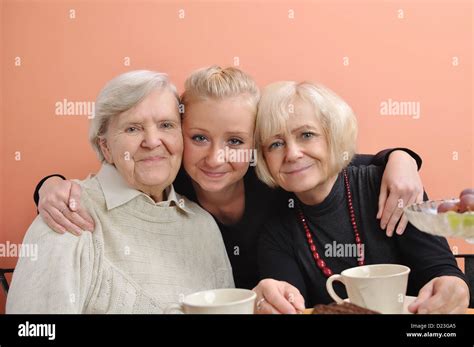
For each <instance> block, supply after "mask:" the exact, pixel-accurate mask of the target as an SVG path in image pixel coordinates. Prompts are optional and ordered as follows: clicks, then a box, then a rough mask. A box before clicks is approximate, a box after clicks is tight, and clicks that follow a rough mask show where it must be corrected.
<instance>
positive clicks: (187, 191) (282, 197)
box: [33, 148, 422, 289]
mask: <svg viewBox="0 0 474 347" xmlns="http://www.w3.org/2000/svg"><path fill="white" fill-rule="evenodd" d="M395 150H403V151H406V152H407V153H409V154H410V155H411V156H412V157H413V158H414V159H415V160H416V162H417V164H418V168H420V167H421V164H422V161H421V158H420V157H419V156H418V155H417V154H416V153H415V152H413V151H411V150H409V149H406V148H393V149H386V150H383V151H381V152H379V153H377V154H376V155H367V154H360V155H356V156H355V158H354V160H353V161H352V162H351V165H369V164H374V165H378V166H380V167H381V169H382V170H383V168H384V167H385V165H386V164H387V162H388V158H389V155H390V154H391V153H392V152H393V151H395ZM52 176H55V175H52ZM57 176H59V177H62V178H64V177H63V176H60V175H57ZM48 177H51V176H48ZM46 179H47V177H45V178H43V179H42V180H41V181H40V182H39V183H38V185H37V187H36V189H35V193H34V197H33V198H34V200H35V203H36V205H37V204H38V199H39V194H38V191H39V189H40V188H41V185H42V184H43V182H44V181H45V180H46ZM173 186H174V188H175V190H176V191H177V192H178V193H180V194H183V195H185V196H186V197H187V198H189V199H190V200H192V201H195V202H197V203H199V201H198V200H197V197H196V193H195V191H194V188H193V186H192V183H191V179H190V178H189V176H188V175H187V174H186V172H185V171H184V170H183V169H181V170H180V172H179V173H178V176H177V177H176V180H175V181H174V182H173ZM244 186H245V211H244V214H243V217H242V219H241V220H240V221H239V222H237V223H235V224H231V225H228V224H223V223H221V222H220V221H219V220H217V219H215V220H216V222H217V224H218V226H219V229H220V231H221V233H222V238H223V240H224V244H225V247H226V250H227V254H228V256H229V260H230V263H231V265H232V271H233V275H234V282H235V285H236V287H238V288H248V289H252V288H253V287H255V286H256V285H257V283H258V281H259V280H260V277H259V275H258V267H257V245H258V238H259V236H260V233H261V231H262V227H263V224H264V223H265V222H266V221H267V220H268V219H271V218H273V215H274V214H275V213H276V212H277V210H278V206H279V205H281V204H286V201H287V199H288V197H287V196H288V193H286V192H284V191H282V190H281V189H271V188H269V187H268V186H266V185H265V184H264V183H262V182H261V181H260V180H259V179H258V178H257V175H256V174H255V170H254V168H253V167H250V168H249V170H248V172H247V174H246V175H245V176H244ZM382 233H383V232H382Z"/></svg>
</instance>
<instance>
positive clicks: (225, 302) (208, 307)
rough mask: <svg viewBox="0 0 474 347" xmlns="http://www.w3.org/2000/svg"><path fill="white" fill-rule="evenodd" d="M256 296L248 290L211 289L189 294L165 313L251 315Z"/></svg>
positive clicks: (169, 307)
mask: <svg viewBox="0 0 474 347" xmlns="http://www.w3.org/2000/svg"><path fill="white" fill-rule="evenodd" d="M256 297H257V294H256V293H255V292H254V291H252V290H249V289H240V288H225V289H211V290H205V291H202V292H197V293H193V294H189V295H187V296H185V297H184V300H183V301H182V302H181V303H180V304H172V305H170V306H168V307H167V308H166V309H165V313H176V311H178V312H181V313H190V314H253V313H254V305H255V299H256Z"/></svg>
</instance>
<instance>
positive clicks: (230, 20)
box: [0, 0, 474, 312]
mask: <svg viewBox="0 0 474 347" xmlns="http://www.w3.org/2000/svg"><path fill="white" fill-rule="evenodd" d="M180 10H184V18H180V16H181V17H182V15H183V12H180ZM72 11H74V12H72ZM72 15H74V16H73V17H74V18H71V16H72ZM0 16H1V25H0V30H1V54H0V59H1V66H2V69H1V72H0V74H1V75H0V77H1V78H0V80H1V94H0V107H1V118H0V124H1V142H0V151H1V153H2V161H1V164H0V165H1V167H0V170H1V171H0V174H1V184H0V196H1V198H0V243H5V242H7V241H10V242H13V243H20V242H21V241H22V238H23V235H24V233H25V231H26V229H27V228H28V226H29V224H30V223H31V221H32V219H33V218H34V217H35V214H36V211H35V207H34V204H33V201H32V193H33V189H34V187H35V185H36V183H37V181H38V180H39V179H40V178H41V177H42V176H44V175H46V174H49V173H53V172H61V173H63V174H64V175H66V176H68V177H76V178H83V177H85V176H86V175H87V174H88V173H90V172H94V171H96V170H97V168H98V166H99V165H98V162H97V160H96V158H95V156H94V154H93V152H92V150H91V149H90V147H89V144H88V142H87V127H88V120H87V116H86V115H56V114H55V103H56V102H58V101H62V100H63V99H67V100H70V101H93V100H94V99H95V96H96V94H97V92H98V91H99V89H100V88H101V87H102V86H103V84H104V83H105V82H106V81H107V80H109V79H110V78H112V77H113V76H115V75H117V74H119V73H122V72H125V71H128V70H134V69H140V68H147V69H153V70H158V71H164V72H167V73H168V74H169V75H170V77H171V79H172V80H173V81H174V82H175V83H176V85H177V86H178V88H179V89H180V90H182V86H183V82H184V79H185V77H186V76H187V75H188V74H189V73H190V72H191V71H193V70H194V69H196V68H199V67H202V66H207V65H211V64H221V65H234V64H235V63H237V62H238V64H239V67H240V68H242V69H244V70H245V71H247V72H249V73H250V74H252V75H253V76H254V77H255V78H256V80H257V82H258V83H259V85H260V86H264V85H265V84H267V83H269V82H272V81H276V80H281V79H294V80H302V79H311V80H317V81H320V82H322V83H324V84H326V85H327V86H329V87H330V88H332V89H334V90H335V91H336V92H338V93H339V94H340V95H341V96H343V97H344V98H345V99H346V100H347V101H348V102H349V103H350V105H351V106H352V107H353V109H354V110H355V111H356V113H357V115H358V118H359V122H360V138H359V151H360V152H363V153H373V152H376V151H378V150H379V149H382V148H387V147H392V146H406V147H409V148H412V149H414V150H415V151H416V152H418V153H419V154H420V155H421V156H422V157H423V159H424V164H423V169H422V171H421V173H422V177H423V181H424V184H425V187H426V190H427V191H428V193H429V194H430V196H431V197H432V198H442V197H450V196H455V195H457V194H458V193H459V191H460V190H461V189H462V188H465V187H468V186H471V187H472V186H474V175H473V172H474V166H473V165H474V161H473V133H474V131H473V130H474V123H473V114H472V108H473V97H472V93H473V90H472V81H473V78H472V77H473V75H472V74H473V72H472V61H473V55H472V48H473V35H472V34H473V29H472V20H473V4H472V1H448V0H446V1H435V2H432V1H389V2H386V1H350V0H346V1H341V0H339V1H313V2H301V1H278V2H270V1H257V2H255V1H252V2H250V1H241V2H237V1H236V2H227V1H226V2H217V1H213V2H197V1H181V2H172V1H146V2H145V1H140V2H135V1H105V0H101V1H13V0H4V1H1V2H0ZM291 17H293V18H291ZM401 17H403V18H401ZM17 57H19V58H20V59H21V65H19V66H16V64H15V63H18V60H16V59H17ZM126 57H129V59H130V64H129V66H126V64H124V63H126ZM344 57H347V58H348V60H344V59H345V58H344ZM456 57H457V58H456ZM456 59H457V60H456ZM456 62H457V64H456ZM347 63H348V64H347ZM389 99H391V100H397V101H414V102H418V103H419V105H420V107H421V116H420V117H419V118H418V119H414V117H410V116H402V115H392V116H383V115H381V111H380V105H381V102H383V101H387V100H389ZM18 155H20V157H18ZM17 159H19V160H17ZM450 242H451V245H452V246H456V247H458V248H459V251H460V252H471V253H472V252H473V251H474V248H473V247H474V246H473V245H468V244H466V243H464V242H462V241H459V240H451V241H450ZM15 263H16V259H15V258H0V267H6V266H14V265H15ZM3 305H4V298H3V295H2V294H0V311H2V312H3Z"/></svg>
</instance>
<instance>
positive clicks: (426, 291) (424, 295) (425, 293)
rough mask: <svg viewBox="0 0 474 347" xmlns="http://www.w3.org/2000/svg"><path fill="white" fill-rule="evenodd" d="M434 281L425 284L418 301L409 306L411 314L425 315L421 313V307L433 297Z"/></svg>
mask: <svg viewBox="0 0 474 347" xmlns="http://www.w3.org/2000/svg"><path fill="white" fill-rule="evenodd" d="M433 281H434V280H431V281H430V282H428V283H427V284H425V286H424V287H423V288H421V289H420V292H419V293H418V297H417V298H416V300H415V301H414V302H412V303H411V304H410V305H409V306H408V310H409V311H410V312H412V313H423V312H419V307H420V305H421V304H423V303H424V302H425V301H426V300H428V299H429V298H430V297H431V295H433ZM425 313H426V312H425Z"/></svg>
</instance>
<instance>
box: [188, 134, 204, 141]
mask: <svg viewBox="0 0 474 347" xmlns="http://www.w3.org/2000/svg"><path fill="white" fill-rule="evenodd" d="M191 138H192V139H193V141H196V142H204V141H206V140H207V139H206V137H205V136H202V135H194V136H193V137H191Z"/></svg>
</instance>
